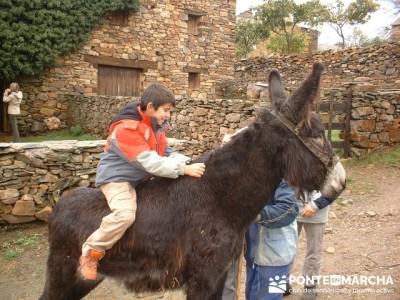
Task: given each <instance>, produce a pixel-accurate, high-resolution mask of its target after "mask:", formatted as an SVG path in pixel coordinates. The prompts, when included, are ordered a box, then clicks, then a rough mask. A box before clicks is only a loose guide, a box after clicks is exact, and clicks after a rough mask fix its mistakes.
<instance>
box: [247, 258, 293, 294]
mask: <svg viewBox="0 0 400 300" xmlns="http://www.w3.org/2000/svg"><path fill="white" fill-rule="evenodd" d="M289 266H290V264H289V265H286V266H279V267H272V266H266V267H264V266H258V265H256V264H249V263H247V264H246V300H281V299H282V298H283V293H284V292H285V289H286V282H287V281H288V280H289V279H288V276H289ZM276 276H279V277H276ZM283 276H286V277H284V278H282V277H283Z"/></svg>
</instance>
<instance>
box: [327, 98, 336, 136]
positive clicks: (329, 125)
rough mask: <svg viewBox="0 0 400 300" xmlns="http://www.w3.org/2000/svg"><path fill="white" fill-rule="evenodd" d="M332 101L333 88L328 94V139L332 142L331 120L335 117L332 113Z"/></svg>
mask: <svg viewBox="0 0 400 300" xmlns="http://www.w3.org/2000/svg"><path fill="white" fill-rule="evenodd" d="M333 101H334V90H331V93H330V95H329V113H328V140H329V141H330V142H331V143H332V122H333V118H334V117H335V116H334V114H333V109H334V108H333Z"/></svg>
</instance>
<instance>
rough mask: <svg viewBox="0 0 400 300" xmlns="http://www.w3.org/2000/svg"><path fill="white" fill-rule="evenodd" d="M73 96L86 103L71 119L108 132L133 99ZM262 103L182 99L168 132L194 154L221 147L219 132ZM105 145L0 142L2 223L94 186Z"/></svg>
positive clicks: (30, 217)
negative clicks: (115, 115) (80, 188)
mask: <svg viewBox="0 0 400 300" xmlns="http://www.w3.org/2000/svg"><path fill="white" fill-rule="evenodd" d="M77 98H80V100H81V101H83V102H85V103H86V105H82V104H79V105H78V108H80V109H79V110H76V111H75V117H76V118H78V119H77V120H79V122H81V125H82V126H83V127H86V126H88V127H89V128H96V133H104V132H106V131H107V127H108V123H109V120H110V119H111V116H112V114H113V112H114V111H118V109H119V108H120V107H121V106H122V104H125V103H127V102H129V100H131V99H129V98H125V99H124V98H120V97H119V98H117V97H116V98H114V99H107V100H109V101H104V100H105V99H104V98H103V97H100V96H93V97H85V96H81V97H77ZM77 98H76V99H75V100H77ZM104 103H107V104H104ZM260 105H261V104H260V103H255V102H252V101H244V100H222V99H217V100H192V99H181V100H180V101H178V103H177V107H176V111H175V113H174V114H173V116H172V120H171V124H172V132H171V133H170V134H169V136H170V137H175V138H177V139H184V140H187V141H190V143H188V144H184V145H182V144H178V145H176V146H174V148H176V149H177V150H178V151H181V152H182V153H185V154H186V155H189V156H192V157H196V156H198V155H200V154H202V153H204V152H205V151H208V150H211V149H214V148H215V147H219V145H220V141H221V138H222V136H223V134H225V133H232V132H234V131H235V130H236V129H238V128H241V127H244V126H246V125H247V124H248V123H249V121H250V120H251V119H252V118H253V117H254V115H255V109H256V107H258V106H260ZM93 111H95V113H93ZM103 147H104V140H102V141H87V142H77V141H64V142H46V143H45V142H43V143H28V144H22V143H21V144H5V143H3V144H1V143H0V223H1V222H3V223H4V222H6V223H23V222H30V221H34V220H36V219H40V220H46V219H47V218H48V215H49V213H50V211H51V206H52V205H53V204H54V203H55V202H57V201H58V199H59V197H60V195H61V193H62V192H63V191H64V190H67V189H69V188H71V187H76V186H93V183H94V180H95V173H96V166H97V163H98V159H99V155H100V153H101V152H102V151H103Z"/></svg>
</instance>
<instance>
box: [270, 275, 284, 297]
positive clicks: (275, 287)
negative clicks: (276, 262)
mask: <svg viewBox="0 0 400 300" xmlns="http://www.w3.org/2000/svg"><path fill="white" fill-rule="evenodd" d="M286 283H287V277H286V275H283V276H282V278H281V277H280V276H278V275H276V276H275V277H270V278H269V284H268V292H269V293H270V294H283V293H284V292H285V291H286Z"/></svg>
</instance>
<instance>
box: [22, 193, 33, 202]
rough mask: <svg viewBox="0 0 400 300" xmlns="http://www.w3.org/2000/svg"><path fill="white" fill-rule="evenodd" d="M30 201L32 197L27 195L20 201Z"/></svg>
mask: <svg viewBox="0 0 400 300" xmlns="http://www.w3.org/2000/svg"><path fill="white" fill-rule="evenodd" d="M32 200H33V196H32V195H29V194H26V195H23V196H22V197H21V201H32Z"/></svg>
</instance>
